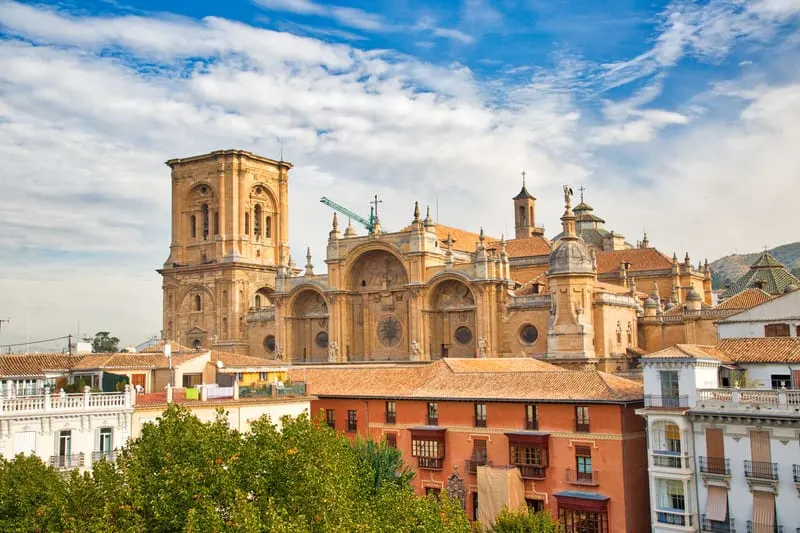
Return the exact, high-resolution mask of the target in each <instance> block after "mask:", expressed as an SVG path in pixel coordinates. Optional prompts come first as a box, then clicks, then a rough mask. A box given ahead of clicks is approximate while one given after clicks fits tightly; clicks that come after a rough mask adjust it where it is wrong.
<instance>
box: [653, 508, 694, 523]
mask: <svg viewBox="0 0 800 533" xmlns="http://www.w3.org/2000/svg"><path fill="white" fill-rule="evenodd" d="M656 522H658V523H659V524H669V525H672V526H691V525H692V515H691V514H690V513H687V512H686V511H678V510H675V511H665V510H657V511H656Z"/></svg>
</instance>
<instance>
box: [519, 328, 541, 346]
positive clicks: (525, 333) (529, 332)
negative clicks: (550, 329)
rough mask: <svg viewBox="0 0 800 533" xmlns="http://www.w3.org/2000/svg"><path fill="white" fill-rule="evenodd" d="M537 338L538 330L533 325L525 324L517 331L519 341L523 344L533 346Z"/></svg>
mask: <svg viewBox="0 0 800 533" xmlns="http://www.w3.org/2000/svg"><path fill="white" fill-rule="evenodd" d="M538 338H539V330H538V329H536V326H534V325H533V324H525V325H524V326H522V328H521V329H520V330H519V340H521V341H522V343H523V344H533V343H534V342H536V339H538Z"/></svg>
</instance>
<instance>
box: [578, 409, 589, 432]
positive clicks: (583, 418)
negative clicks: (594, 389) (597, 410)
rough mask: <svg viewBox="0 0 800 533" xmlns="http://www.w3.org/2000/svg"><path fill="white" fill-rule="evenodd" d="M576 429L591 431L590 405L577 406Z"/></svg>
mask: <svg viewBox="0 0 800 533" xmlns="http://www.w3.org/2000/svg"><path fill="white" fill-rule="evenodd" d="M575 431H589V407H587V406H585V405H578V406H576V407H575Z"/></svg>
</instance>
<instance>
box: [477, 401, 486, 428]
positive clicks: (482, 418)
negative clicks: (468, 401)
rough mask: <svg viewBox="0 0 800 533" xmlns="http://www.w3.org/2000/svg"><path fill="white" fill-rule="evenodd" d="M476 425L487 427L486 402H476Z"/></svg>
mask: <svg viewBox="0 0 800 533" xmlns="http://www.w3.org/2000/svg"><path fill="white" fill-rule="evenodd" d="M475 427H480V428H485V427H486V404H485V403H476V404H475Z"/></svg>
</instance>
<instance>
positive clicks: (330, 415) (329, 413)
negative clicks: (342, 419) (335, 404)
mask: <svg viewBox="0 0 800 533" xmlns="http://www.w3.org/2000/svg"><path fill="white" fill-rule="evenodd" d="M325 423H326V424H328V426H330V428H331V429H336V410H334V409H325Z"/></svg>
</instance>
